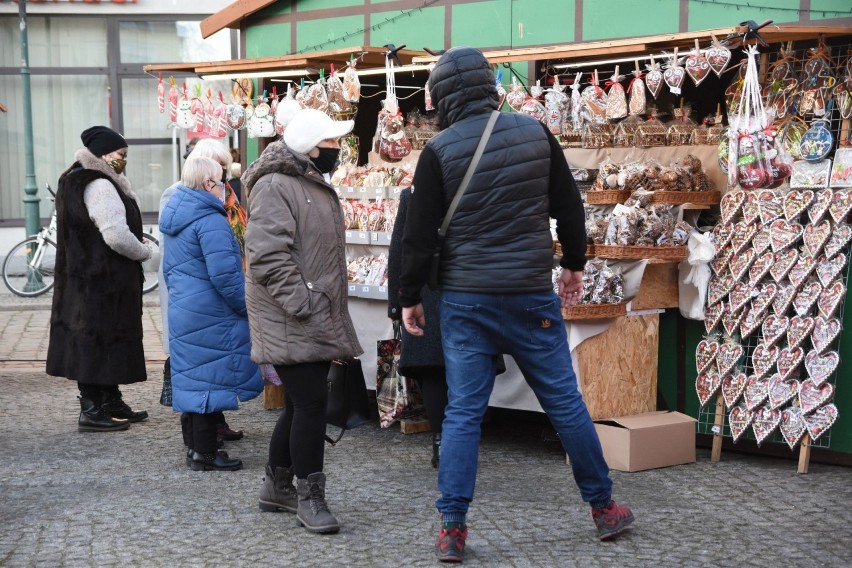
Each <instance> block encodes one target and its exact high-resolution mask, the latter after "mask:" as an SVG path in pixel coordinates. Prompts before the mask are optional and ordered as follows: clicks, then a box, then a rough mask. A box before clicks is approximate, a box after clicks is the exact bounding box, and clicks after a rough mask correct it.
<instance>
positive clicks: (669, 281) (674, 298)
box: [631, 262, 678, 310]
mask: <svg viewBox="0 0 852 568" xmlns="http://www.w3.org/2000/svg"><path fill="white" fill-rule="evenodd" d="M677 278H678V270H677V263H676V262H664V263H649V264H647V265H646V266H645V273H644V274H642V283H641V284H640V286H639V293H638V294H636V297H635V298H633V304H631V309H633V310H650V309H653V308H676V307H678V290H677Z"/></svg>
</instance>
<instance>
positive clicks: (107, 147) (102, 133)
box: [80, 126, 127, 158]
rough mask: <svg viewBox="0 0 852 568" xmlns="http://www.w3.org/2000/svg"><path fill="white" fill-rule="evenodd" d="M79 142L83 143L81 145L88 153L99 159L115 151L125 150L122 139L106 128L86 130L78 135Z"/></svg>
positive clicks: (124, 143)
mask: <svg viewBox="0 0 852 568" xmlns="http://www.w3.org/2000/svg"><path fill="white" fill-rule="evenodd" d="M80 140H82V141H83V145H84V146H85V147H86V149H88V150H89V152H91V153H92V154H94V155H95V156H97V157H99V158H100V157H101V156H105V155H106V154H110V153H112V152H115V151H116V150H121V149H122V148H127V142H126V141H125V140H124V137H123V136H122V135H121V134H119V133H118V132H116V131H115V130H113V129H112V128H107V127H106V126H93V127H91V128H87V129H86V130H84V131H83V133H82V134H80Z"/></svg>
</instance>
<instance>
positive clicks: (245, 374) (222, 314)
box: [160, 157, 263, 471]
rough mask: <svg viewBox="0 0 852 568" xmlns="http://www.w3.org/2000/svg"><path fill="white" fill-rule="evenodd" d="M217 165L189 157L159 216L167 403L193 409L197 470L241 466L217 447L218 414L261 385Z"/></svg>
mask: <svg viewBox="0 0 852 568" xmlns="http://www.w3.org/2000/svg"><path fill="white" fill-rule="evenodd" d="M221 180H222V166H220V165H219V163H218V162H216V161H215V160H213V159H211V158H202V157H191V158H190V159H188V160H187V161H186V164H185V166H184V170H183V177H182V178H181V183H180V185H179V186H178V187H177V189H176V190H175V193H174V195H173V196H172V198H171V199H170V200H169V203H168V205H167V206H166V208H165V210H164V211H163V213H162V215H161V216H160V232H161V233H162V234H163V235H164V239H165V247H164V248H165V257H164V258H163V273H164V275H165V278H166V284H167V285H168V288H169V305H168V313H169V348H170V351H171V372H172V393H173V394H172V407H173V408H174V410H175V411H176V412H185V413H187V414H189V415H190V423H191V430H192V441H193V444H192V449H191V450H190V453H188V454H187V465H188V466H189V467H190V468H191V469H193V470H196V471H207V470H216V471H233V470H237V469H240V468H241V467H242V462H241V461H240V460H238V459H231V458H229V457H228V455H227V454H225V453H224V452H219V451H217V450H216V426H217V424H216V422H217V414H216V413H218V412H221V411H223V410H236V409H237V407H238V406H239V401H246V400H251V399H252V398H255V397H256V396H257V395H259V394H260V392H261V391H262V390H263V381H262V379H261V376H260V369H259V368H258V366H257V365H256V364H255V363H253V362H252V361H251V358H250V352H251V348H250V341H249V327H248V317H247V315H246V303H245V280H244V276H243V270H242V257H241V256H240V249H239V246H238V245H237V241H236V239H235V238H234V233H233V232H232V231H231V228H230V226H229V225H228V219H227V217H226V215H225V207H224V204H223V201H222V199H223V197H224V190H225V188H224V184H223V183H222V181H221Z"/></svg>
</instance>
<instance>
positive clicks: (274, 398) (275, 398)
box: [263, 385, 284, 410]
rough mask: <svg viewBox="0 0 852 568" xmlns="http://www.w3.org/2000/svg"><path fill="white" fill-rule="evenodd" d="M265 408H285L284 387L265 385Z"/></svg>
mask: <svg viewBox="0 0 852 568" xmlns="http://www.w3.org/2000/svg"><path fill="white" fill-rule="evenodd" d="M263 408H265V409H266V410H278V409H281V408H284V387H283V386H281V385H264V387H263Z"/></svg>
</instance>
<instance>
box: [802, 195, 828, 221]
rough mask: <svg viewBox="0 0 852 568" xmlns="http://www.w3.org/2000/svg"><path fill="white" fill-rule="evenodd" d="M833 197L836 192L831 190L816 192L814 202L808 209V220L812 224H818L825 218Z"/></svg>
mask: <svg viewBox="0 0 852 568" xmlns="http://www.w3.org/2000/svg"><path fill="white" fill-rule="evenodd" d="M833 197H834V192H833V191H831V190H830V189H825V190H822V191H816V192H814V202H813V203H812V204H811V206H810V208H809V209H808V219H810V220H811V223H816V222H818V221H819V220H820V219H822V218H823V217H824V216H825V214H826V213H827V212H828V206H829V205H831V200H832V198H833Z"/></svg>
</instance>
